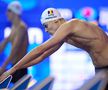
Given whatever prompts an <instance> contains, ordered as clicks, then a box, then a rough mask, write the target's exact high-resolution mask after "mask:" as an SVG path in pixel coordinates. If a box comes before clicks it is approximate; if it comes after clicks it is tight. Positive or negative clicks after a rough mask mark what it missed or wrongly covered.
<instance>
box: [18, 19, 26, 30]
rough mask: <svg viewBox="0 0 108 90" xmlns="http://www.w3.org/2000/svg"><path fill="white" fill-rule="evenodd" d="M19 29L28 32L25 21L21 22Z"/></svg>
mask: <svg viewBox="0 0 108 90" xmlns="http://www.w3.org/2000/svg"><path fill="white" fill-rule="evenodd" d="M19 27H20V29H21V30H27V25H26V24H25V23H24V22H23V21H21V22H20V26H19Z"/></svg>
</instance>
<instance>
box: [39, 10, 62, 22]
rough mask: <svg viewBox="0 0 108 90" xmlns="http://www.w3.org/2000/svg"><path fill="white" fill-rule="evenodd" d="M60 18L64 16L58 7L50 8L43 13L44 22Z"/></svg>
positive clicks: (42, 19)
mask: <svg viewBox="0 0 108 90" xmlns="http://www.w3.org/2000/svg"><path fill="white" fill-rule="evenodd" d="M60 18H62V17H61V14H60V13H59V11H58V10H57V9H55V8H48V9H46V10H45V11H44V12H43V13H42V15H41V23H42V24H43V23H45V22H48V21H53V20H57V19H60Z"/></svg>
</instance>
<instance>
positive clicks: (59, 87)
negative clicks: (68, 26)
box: [0, 0, 108, 90]
mask: <svg viewBox="0 0 108 90" xmlns="http://www.w3.org/2000/svg"><path fill="white" fill-rule="evenodd" d="M12 1H15V0H0V41H2V40H3V39H4V38H6V37H7V36H8V35H9V34H10V32H11V29H10V27H11V23H10V22H9V21H8V19H7V17H6V10H7V5H8V3H10V2H12ZM18 1H19V2H20V3H21V5H22V6H23V14H22V16H21V18H22V19H23V20H24V21H25V23H26V24H27V26H28V35H29V47H28V52H29V51H30V50H31V49H33V48H34V47H37V46H39V45H40V44H41V43H43V42H44V41H46V40H47V39H48V38H50V35H49V34H48V33H46V32H45V31H44V27H43V26H42V25H41V22H40V17H41V13H42V12H43V11H44V10H45V9H46V8H49V7H54V8H57V9H58V10H59V11H60V13H61V15H62V16H63V17H64V18H65V19H66V20H70V19H72V18H78V19H82V20H86V21H89V22H93V23H94V24H97V25H99V26H100V27H101V28H102V29H103V30H104V31H105V32H106V33H107V31H108V1H107V0H18ZM10 50H11V44H10V43H8V45H7V46H6V48H5V50H4V52H3V53H1V54H0V65H2V63H3V61H4V60H5V59H6V58H7V57H8V56H9V54H10ZM10 67H11V64H10V65H8V67H7V68H10ZM28 74H31V75H32V76H33V78H34V82H35V81H41V80H43V79H44V78H46V77H47V76H49V75H51V76H53V77H54V78H55V81H54V85H53V90H76V89H78V88H79V87H80V86H81V85H82V84H83V83H84V82H85V81H86V80H88V79H89V78H91V77H92V76H93V75H94V74H95V72H94V66H93V64H92V61H91V58H90V57H89V55H88V54H87V53H86V52H85V51H83V50H81V49H79V48H76V47H74V46H71V45H69V44H64V45H63V46H62V47H61V48H60V49H59V50H58V51H57V52H56V53H54V54H53V55H51V56H50V57H48V58H46V59H45V60H44V61H43V62H41V63H39V64H37V65H35V66H32V67H29V68H28ZM32 83H33V82H32Z"/></svg>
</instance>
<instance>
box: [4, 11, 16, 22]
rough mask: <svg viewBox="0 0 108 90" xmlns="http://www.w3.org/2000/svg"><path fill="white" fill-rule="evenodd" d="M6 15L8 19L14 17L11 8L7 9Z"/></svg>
mask: <svg viewBox="0 0 108 90" xmlns="http://www.w3.org/2000/svg"><path fill="white" fill-rule="evenodd" d="M6 15H7V17H8V19H9V20H10V21H12V20H13V18H14V17H15V14H14V13H13V12H12V11H11V10H7V12H6Z"/></svg>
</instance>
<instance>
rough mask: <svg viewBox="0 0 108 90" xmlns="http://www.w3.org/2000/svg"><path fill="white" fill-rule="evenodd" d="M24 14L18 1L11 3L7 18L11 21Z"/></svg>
mask: <svg viewBox="0 0 108 90" xmlns="http://www.w3.org/2000/svg"><path fill="white" fill-rule="evenodd" d="M21 14H22V7H21V4H20V3H19V2H18V1H13V2H11V3H10V4H9V5H8V7H7V16H8V18H9V19H13V18H14V16H20V15H21Z"/></svg>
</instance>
